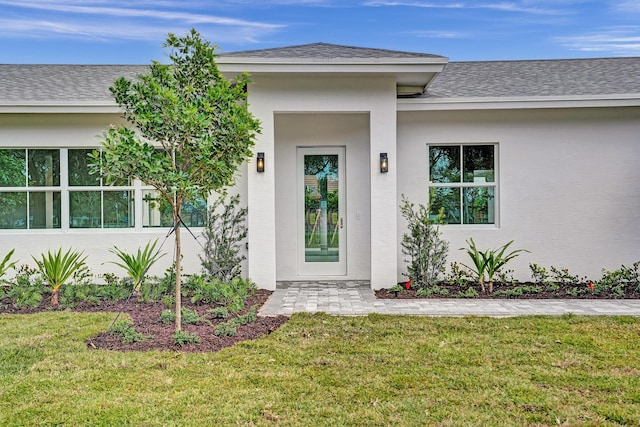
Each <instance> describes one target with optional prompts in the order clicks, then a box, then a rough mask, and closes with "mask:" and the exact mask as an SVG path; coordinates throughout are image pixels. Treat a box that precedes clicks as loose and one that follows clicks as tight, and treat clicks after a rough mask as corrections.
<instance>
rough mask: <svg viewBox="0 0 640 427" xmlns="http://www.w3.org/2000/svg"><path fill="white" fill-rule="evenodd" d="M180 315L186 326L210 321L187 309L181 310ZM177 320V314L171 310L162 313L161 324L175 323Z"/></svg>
mask: <svg viewBox="0 0 640 427" xmlns="http://www.w3.org/2000/svg"><path fill="white" fill-rule="evenodd" d="M180 313H181V315H182V323H183V324H185V325H193V324H196V323H203V322H205V323H208V322H209V321H208V320H207V319H205V318H204V317H200V315H199V314H198V312H197V311H195V310H191V309H189V308H186V307H182V308H181V309H180ZM175 320H176V313H175V312H174V311H171V310H162V313H160V322H162V323H164V324H169V323H173V322H175Z"/></svg>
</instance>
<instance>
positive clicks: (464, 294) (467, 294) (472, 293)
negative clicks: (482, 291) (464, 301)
mask: <svg viewBox="0 0 640 427" xmlns="http://www.w3.org/2000/svg"><path fill="white" fill-rule="evenodd" d="M477 296H478V292H477V291H476V290H475V289H473V288H471V287H469V288H467V290H465V291H460V292H458V294H457V295H456V298H476V297H477Z"/></svg>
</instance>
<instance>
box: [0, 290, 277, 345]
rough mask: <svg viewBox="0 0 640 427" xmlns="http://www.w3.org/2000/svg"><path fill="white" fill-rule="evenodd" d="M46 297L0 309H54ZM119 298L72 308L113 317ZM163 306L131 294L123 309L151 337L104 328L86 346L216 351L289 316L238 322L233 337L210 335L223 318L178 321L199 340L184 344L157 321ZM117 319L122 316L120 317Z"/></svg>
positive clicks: (259, 297) (261, 297)
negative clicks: (131, 337) (130, 337)
mask: <svg viewBox="0 0 640 427" xmlns="http://www.w3.org/2000/svg"><path fill="white" fill-rule="evenodd" d="M271 293H272V292H271V291H265V290H258V291H256V292H255V293H254V295H252V296H251V297H249V298H247V299H246V300H245V309H244V311H242V312H240V313H238V314H245V313H246V312H248V311H249V310H250V309H251V307H252V306H257V307H256V312H257V311H258V310H259V308H260V307H262V305H263V304H264V303H265V302H266V301H267V299H268V298H269V296H270V295H271ZM48 303H49V300H48V299H47V297H46V296H45V298H44V299H43V303H42V304H40V306H39V307H37V308H32V309H28V308H19V309H18V308H15V307H14V306H13V305H12V304H11V302H10V301H9V300H8V299H4V300H2V301H0V313H12V314H29V313H36V312H42V311H55V310H54V309H52V308H51V307H49V305H48ZM122 306H123V302H116V303H111V302H103V303H102V304H100V305H98V306H96V305H91V304H85V303H83V304H81V305H79V306H77V307H74V308H73V309H68V310H71V311H77V312H113V313H114V315H113V318H114V319H115V318H116V314H117V313H118V312H120V310H121V309H122ZM182 306H183V307H186V308H190V309H193V310H196V311H197V312H198V314H199V315H200V316H206V315H207V310H209V309H211V308H214V307H215V305H206V304H200V305H198V304H192V303H191V302H190V301H189V299H188V298H183V301H182ZM166 309H167V307H166V306H165V305H164V304H163V303H161V302H153V303H142V302H138V301H134V299H133V298H132V299H131V300H130V301H129V302H128V303H127V304H126V306H124V309H123V310H122V311H123V313H126V314H128V315H129V317H130V318H131V319H132V321H133V326H134V327H135V329H136V332H139V333H141V334H143V335H151V336H153V338H150V339H147V340H145V341H141V342H136V343H131V344H124V343H123V342H122V338H121V337H117V336H114V335H112V334H110V333H109V332H107V331H105V332H103V333H100V334H99V335H97V336H95V337H92V338H90V339H88V340H87V341H86V344H87V347H88V348H91V349H99V350H115V351H148V350H164V351H176V352H181V353H203V352H211V351H218V350H221V349H223V348H226V347H230V346H232V345H234V344H236V343H238V342H241V341H247V340H252V339H256V338H260V337H262V336H264V335H268V334H270V333H271V332H273V331H274V330H276V329H277V328H278V327H280V326H281V325H283V324H284V323H285V322H286V321H287V320H288V319H289V318H288V317H287V316H273V317H258V318H257V320H256V321H255V322H252V323H249V324H247V325H244V326H241V327H239V328H238V330H237V334H236V336H233V337H217V336H215V335H214V333H213V332H214V330H215V326H216V325H217V324H218V323H221V322H223V321H225V320H221V319H210V316H209V319H210V321H211V323H212V325H213V326H212V325H211V324H208V323H200V324H196V325H182V330H183V331H184V332H188V333H195V334H197V335H198V336H199V338H200V342H199V343H197V344H186V345H184V346H178V345H177V344H175V342H174V334H175V325H174V324H173V323H170V324H163V323H162V322H161V321H160V314H161V313H162V311H163V310H166ZM60 310H63V309H60ZM120 319H121V320H124V319H123V318H122V317H121V318H120ZM226 320H228V319H226Z"/></svg>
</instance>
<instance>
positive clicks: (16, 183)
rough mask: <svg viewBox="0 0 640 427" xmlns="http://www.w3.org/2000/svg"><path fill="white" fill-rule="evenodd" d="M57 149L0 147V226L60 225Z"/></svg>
mask: <svg viewBox="0 0 640 427" xmlns="http://www.w3.org/2000/svg"><path fill="white" fill-rule="evenodd" d="M60 194H61V193H60V151H59V150H39V149H0V229H42V228H60V205H61V203H60Z"/></svg>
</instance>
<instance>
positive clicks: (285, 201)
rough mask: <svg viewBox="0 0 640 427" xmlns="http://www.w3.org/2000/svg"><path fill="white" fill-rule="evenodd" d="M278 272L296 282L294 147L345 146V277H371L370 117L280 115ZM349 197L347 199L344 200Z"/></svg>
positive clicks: (278, 117)
mask: <svg viewBox="0 0 640 427" xmlns="http://www.w3.org/2000/svg"><path fill="white" fill-rule="evenodd" d="M275 126H276V160H275V167H276V170H277V173H276V212H277V215H276V228H277V230H278V232H277V233H276V254H277V256H276V259H277V265H276V267H277V269H276V274H277V277H278V280H296V279H299V278H298V277H297V271H296V260H297V255H298V252H297V251H298V246H297V243H298V236H297V227H296V224H297V221H298V218H297V217H296V207H297V203H298V200H297V199H296V196H297V193H298V191H297V184H299V181H298V180H297V176H296V169H297V168H296V147H298V146H305V147H310V146H317V147H321V146H343V147H345V150H346V167H345V169H346V170H345V174H344V176H343V177H342V179H346V185H347V187H346V197H347V199H346V210H347V212H346V215H345V223H346V227H347V248H346V249H347V250H346V256H347V276H346V277H344V279H352V280H368V279H369V277H370V269H371V263H370V256H371V254H370V249H369V248H370V239H369V236H370V203H369V186H370V183H369V182H370V179H369V162H368V161H367V159H368V157H369V156H368V153H369V115H368V114H357V113H353V114H348V113H345V114H276V117H275ZM344 196H345V195H343V197H344Z"/></svg>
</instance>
